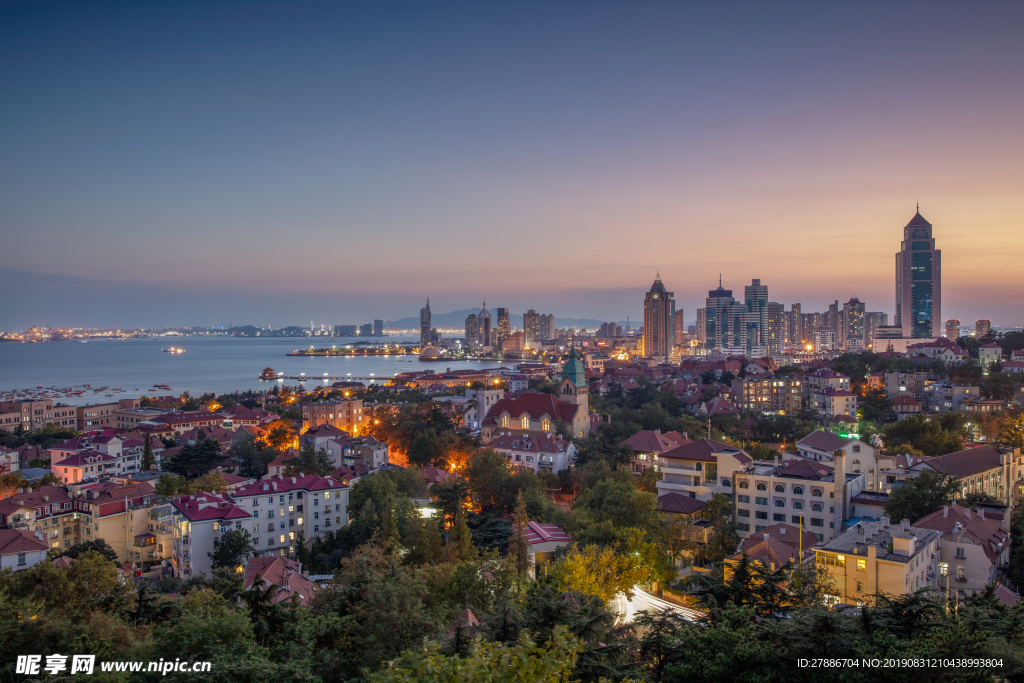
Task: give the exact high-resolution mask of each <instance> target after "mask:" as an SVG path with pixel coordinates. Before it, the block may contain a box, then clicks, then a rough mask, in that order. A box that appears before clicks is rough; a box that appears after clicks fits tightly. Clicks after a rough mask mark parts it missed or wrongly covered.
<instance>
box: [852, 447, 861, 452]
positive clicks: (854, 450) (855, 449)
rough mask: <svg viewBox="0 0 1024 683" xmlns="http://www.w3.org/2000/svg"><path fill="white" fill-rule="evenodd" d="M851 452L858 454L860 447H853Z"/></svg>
mask: <svg viewBox="0 0 1024 683" xmlns="http://www.w3.org/2000/svg"><path fill="white" fill-rule="evenodd" d="M851 450H852V451H853V452H854V453H860V446H854V447H853V448H852V449H851Z"/></svg>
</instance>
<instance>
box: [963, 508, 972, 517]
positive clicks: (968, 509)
mask: <svg viewBox="0 0 1024 683" xmlns="http://www.w3.org/2000/svg"><path fill="white" fill-rule="evenodd" d="M964 517H966V518H967V519H970V518H971V508H969V507H965V508H964Z"/></svg>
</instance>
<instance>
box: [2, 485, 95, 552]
mask: <svg viewBox="0 0 1024 683" xmlns="http://www.w3.org/2000/svg"><path fill="white" fill-rule="evenodd" d="M88 511H89V508H88V503H87V502H85V501H84V500H82V499H80V498H74V497H72V496H71V495H70V494H69V493H68V492H67V490H66V489H65V488H64V487H62V486H52V485H49V484H47V485H46V486H40V487H39V488H37V489H33V490H28V489H25V490H24V492H22V493H16V494H14V495H13V496H10V497H8V498H5V499H3V500H0V526H7V527H11V528H12V529H24V530H26V531H31V532H33V533H34V534H35V535H36V537H37V538H41V539H46V542H47V543H48V544H49V546H50V547H51V548H70V547H71V546H73V545H74V544H76V543H81V542H82V541H88V540H91V536H90V535H88V534H87V533H86V527H87V526H88Z"/></svg>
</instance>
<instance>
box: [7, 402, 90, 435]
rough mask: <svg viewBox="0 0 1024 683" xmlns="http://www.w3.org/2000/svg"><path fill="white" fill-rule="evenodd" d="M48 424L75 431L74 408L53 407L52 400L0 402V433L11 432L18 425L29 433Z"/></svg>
mask: <svg viewBox="0 0 1024 683" xmlns="http://www.w3.org/2000/svg"><path fill="white" fill-rule="evenodd" d="M48 424H55V425H59V426H61V427H67V428H69V429H75V428H76V426H77V424H78V421H77V412H76V410H75V407H74V406H68V405H64V404H62V403H58V404H56V405H54V403H53V400H52V399H40V400H32V399H24V400H20V401H0V431H5V432H13V431H15V430H16V429H17V428H18V426H19V425H20V426H21V427H22V429H24V430H25V431H28V432H31V431H34V430H36V429H40V428H42V427H45V426H46V425H48Z"/></svg>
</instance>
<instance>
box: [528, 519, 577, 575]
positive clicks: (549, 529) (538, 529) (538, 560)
mask: <svg viewBox="0 0 1024 683" xmlns="http://www.w3.org/2000/svg"><path fill="white" fill-rule="evenodd" d="M523 531H524V535H525V536H526V551H527V554H529V556H530V560H531V562H530V568H529V570H528V573H529V574H530V576H531V577H536V575H537V570H538V569H539V568H540V567H541V566H542V565H543V564H545V563H547V562H550V561H551V560H552V559H554V556H555V551H556V550H558V549H559V548H562V547H564V546H568V545H572V536H570V535H569V534H567V533H565V532H564V531H562V530H561V529H559V528H558V527H557V526H555V525H554V524H541V523H539V522H534V521H530V522H527V524H526V529H524V530H523Z"/></svg>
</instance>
